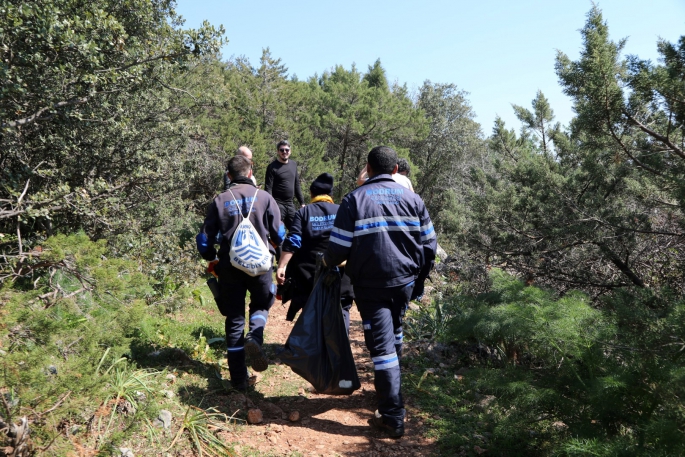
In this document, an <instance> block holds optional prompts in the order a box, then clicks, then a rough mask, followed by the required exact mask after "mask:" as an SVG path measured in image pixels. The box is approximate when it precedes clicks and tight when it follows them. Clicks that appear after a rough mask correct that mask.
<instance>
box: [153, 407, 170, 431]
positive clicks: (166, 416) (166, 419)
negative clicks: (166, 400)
mask: <svg viewBox="0 0 685 457" xmlns="http://www.w3.org/2000/svg"><path fill="white" fill-rule="evenodd" d="M171 419H172V416H171V412H170V411H167V410H166V409H163V410H161V411H160V412H159V416H157V418H156V419H155V420H153V421H152V425H154V426H155V427H157V428H171Z"/></svg>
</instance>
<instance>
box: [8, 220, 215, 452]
mask: <svg viewBox="0 0 685 457" xmlns="http://www.w3.org/2000/svg"><path fill="white" fill-rule="evenodd" d="M35 262H37V263H38V264H43V265H42V266H38V267H36V268H34V269H33V270H32V275H33V278H32V281H31V282H28V281H27V282H21V281H17V282H16V283H15V284H14V286H12V285H11V283H9V282H8V283H7V284H6V285H5V286H4V287H3V288H2V289H0V302H1V303H2V306H1V307H0V315H2V324H1V325H0V348H1V349H2V359H1V360H0V386H2V387H1V388H2V392H3V394H4V393H5V392H7V391H8V390H7V389H10V391H11V392H12V395H13V396H14V397H16V399H17V403H16V405H14V406H12V407H11V411H9V412H6V411H4V410H3V412H2V415H3V417H6V418H10V419H12V418H14V419H16V418H18V417H21V416H26V415H27V416H28V417H29V418H30V420H31V421H32V425H31V427H32V430H33V431H32V434H31V438H32V440H33V441H34V443H35V444H36V445H38V446H45V445H47V444H48V443H50V442H51V441H52V439H53V438H54V437H55V436H57V438H56V440H55V442H54V443H53V445H52V448H51V452H52V453H53V455H67V454H68V453H69V452H76V448H75V444H74V443H75V442H74V441H72V440H70V439H67V438H66V437H67V436H72V439H73V437H74V436H75V437H76V438H77V441H76V443H80V444H79V445H80V446H82V447H83V449H95V450H97V449H99V450H100V451H103V452H104V451H106V450H108V449H109V448H110V447H111V445H113V444H116V443H121V442H123V441H124V440H126V439H128V437H130V436H131V434H132V433H134V434H135V433H138V432H140V433H142V432H143V429H144V424H145V420H148V421H150V420H152V419H153V418H154V417H155V414H156V413H157V408H159V405H158V400H161V401H164V400H163V399H155V397H158V396H159V394H158V392H159V391H160V389H162V388H163V383H164V374H165V373H164V369H165V368H166V364H167V363H174V362H176V363H177V362H178V358H179V357H185V360H190V356H193V357H196V358H197V360H198V361H199V363H200V364H201V365H200V366H204V365H202V364H207V370H208V373H211V377H212V378H215V376H216V375H215V367H217V366H218V361H219V360H221V359H223V356H224V355H223V351H222V350H221V349H220V348H207V344H206V340H205V336H203V335H206V336H208V337H209V336H212V337H213V336H216V335H220V334H222V333H223V323H222V322H221V320H220V319H216V316H214V317H212V316H213V315H218V312H217V311H216V310H215V309H214V308H215V307H214V305H213V302H212V301H211V299H210V298H209V297H210V296H211V295H210V294H209V291H202V292H200V293H204V294H205V295H207V298H208V299H207V300H206V303H212V304H211V305H207V307H206V308H205V307H202V306H201V302H200V301H199V300H197V299H196V298H194V297H193V292H194V290H191V289H190V288H189V287H188V286H180V287H179V288H178V289H177V290H176V291H175V293H173V295H170V296H169V297H168V300H173V301H176V302H179V303H183V308H184V309H186V310H187V312H188V316H187V317H185V318H184V319H180V318H179V317H180V316H183V315H180V314H173V315H169V314H167V304H168V303H166V302H164V301H161V302H155V301H153V302H152V304H147V303H149V302H150V300H149V298H150V296H151V295H153V294H154V290H153V288H152V287H151V286H150V284H154V283H155V281H154V279H152V278H150V277H149V276H147V275H146V274H144V273H143V272H141V271H139V270H140V264H139V263H138V262H135V261H133V260H126V259H122V258H114V257H111V255H110V252H109V250H108V247H107V245H106V243H105V242H104V241H97V242H92V241H90V240H89V239H88V238H87V236H85V235H84V234H83V233H79V234H75V235H71V236H65V235H59V236H56V237H52V238H49V239H47V240H46V241H45V243H43V251H42V252H41V255H40V257H39V258H38V259H35ZM34 284H35V289H34V288H33V287H34ZM46 291H47V293H46ZM208 323H210V324H211V325H208ZM165 351H167V352H168V354H167V355H164V354H165V353H166V352H165ZM151 354H152V355H151ZM208 376H209V375H208ZM53 406H54V408H53V409H51V408H52V407H53ZM167 407H170V406H167ZM48 410H49V411H50V412H46V411H48ZM35 414H38V415H39V416H34V415H35ZM37 418H40V420H38V419H37ZM36 421H37V422H36ZM89 424H90V425H89ZM87 426H90V429H89V430H90V434H88V435H86V434H85V433H84V432H85V430H86V427H87ZM65 427H66V428H65ZM65 430H68V431H69V435H65ZM179 444H180V443H179Z"/></svg>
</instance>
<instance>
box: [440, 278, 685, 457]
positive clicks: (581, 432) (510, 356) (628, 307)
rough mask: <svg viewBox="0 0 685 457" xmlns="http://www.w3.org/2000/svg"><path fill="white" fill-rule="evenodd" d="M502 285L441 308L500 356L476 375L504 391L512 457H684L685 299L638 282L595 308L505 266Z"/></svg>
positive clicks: (487, 387) (456, 334) (501, 437)
mask: <svg viewBox="0 0 685 457" xmlns="http://www.w3.org/2000/svg"><path fill="white" fill-rule="evenodd" d="M492 281H493V287H492V291H491V292H489V293H487V294H482V295H479V296H477V297H466V296H457V297H451V298H450V299H449V300H446V302H445V303H443V304H442V307H443V308H448V309H450V308H452V309H453V310H452V311H451V316H452V317H451V319H450V321H449V323H448V330H447V332H446V334H445V339H447V340H451V341H457V342H458V341H462V342H469V341H470V342H477V343H479V344H480V345H485V346H487V347H489V348H491V349H492V350H493V351H494V353H495V354H497V356H498V357H496V358H495V359H494V360H493V359H492V358H491V359H488V360H487V361H485V362H484V363H482V364H480V365H478V366H479V367H477V369H476V370H475V371H474V374H475V378H474V381H473V382H474V386H475V388H476V389H477V391H479V392H481V393H487V394H491V395H494V396H495V397H496V401H494V402H493V403H492V404H491V410H490V411H491V413H492V415H493V418H494V419H495V421H496V423H497V425H496V427H495V428H494V431H493V434H494V437H493V440H494V443H496V445H497V446H499V447H500V448H501V449H508V450H509V451H508V455H535V454H541V455H550V453H552V454H554V455H559V456H576V455H601V456H605V455H606V456H633V455H664V456H665V455H682V454H683V453H685V412H684V411H685V408H684V407H683V402H682V398H683V397H684V395H685V368H684V367H683V355H684V354H685V350H684V348H685V319H684V318H685V301H684V300H683V299H682V298H678V297H674V296H672V295H669V294H668V293H667V292H664V293H663V294H661V295H656V294H654V293H650V292H649V291H644V290H637V291H635V290H627V291H621V292H616V293H614V294H612V295H610V296H608V297H606V298H605V299H604V300H603V301H601V302H600V303H597V304H595V306H591V304H590V301H589V300H588V298H587V297H586V296H585V295H584V294H581V293H577V292H572V293H569V294H567V295H566V296H564V297H561V298H556V297H555V296H554V295H553V294H552V293H551V292H548V291H545V290H541V289H539V288H536V287H527V286H525V285H524V284H523V283H521V282H520V281H518V280H516V279H515V278H512V277H510V276H508V275H506V274H505V273H503V272H501V271H494V272H493V273H492ZM499 360H501V362H500V361H499ZM493 363H494V365H493ZM553 424H555V425H554V426H553ZM555 427H556V428H555ZM532 436H535V437H536V439H531V437H532ZM545 440H547V441H549V440H554V441H555V442H556V445H555V446H552V447H553V448H554V451H553V452H552V451H550V450H549V449H551V448H547V450H546V451H544V452H543V449H545V448H544V446H543V445H542V444H541V443H542V442H545ZM512 450H518V451H516V452H512Z"/></svg>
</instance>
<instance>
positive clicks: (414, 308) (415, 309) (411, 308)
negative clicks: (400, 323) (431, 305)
mask: <svg viewBox="0 0 685 457" xmlns="http://www.w3.org/2000/svg"><path fill="white" fill-rule="evenodd" d="M409 309H410V310H412V311H418V310H420V309H421V307H420V306H419V305H417V304H416V303H413V302H412V303H409Z"/></svg>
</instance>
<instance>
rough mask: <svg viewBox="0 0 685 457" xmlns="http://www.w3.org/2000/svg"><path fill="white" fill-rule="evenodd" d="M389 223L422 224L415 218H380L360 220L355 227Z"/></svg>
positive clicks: (355, 223)
mask: <svg viewBox="0 0 685 457" xmlns="http://www.w3.org/2000/svg"><path fill="white" fill-rule="evenodd" d="M387 221H398V222H413V223H418V224H420V223H421V221H420V220H419V218H418V217H413V216H379V217H370V218H368V219H360V220H358V221H355V222H354V226H355V227H358V226H360V225H366V224H373V223H375V222H387Z"/></svg>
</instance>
